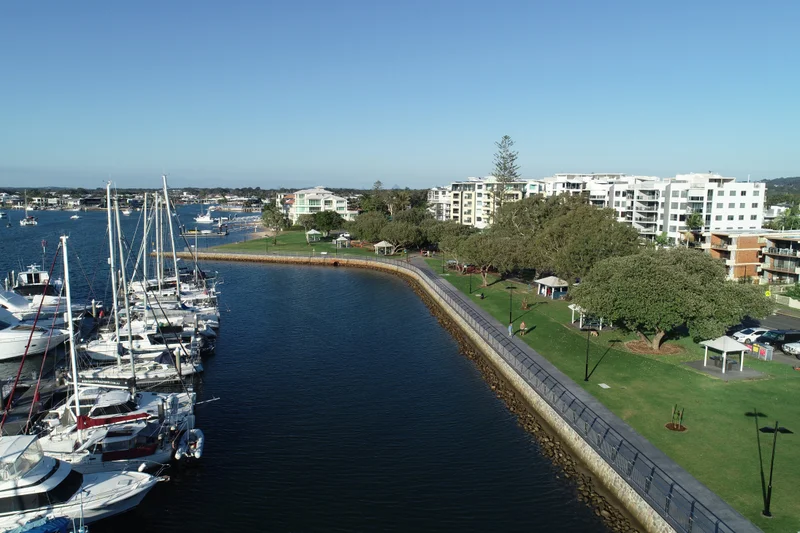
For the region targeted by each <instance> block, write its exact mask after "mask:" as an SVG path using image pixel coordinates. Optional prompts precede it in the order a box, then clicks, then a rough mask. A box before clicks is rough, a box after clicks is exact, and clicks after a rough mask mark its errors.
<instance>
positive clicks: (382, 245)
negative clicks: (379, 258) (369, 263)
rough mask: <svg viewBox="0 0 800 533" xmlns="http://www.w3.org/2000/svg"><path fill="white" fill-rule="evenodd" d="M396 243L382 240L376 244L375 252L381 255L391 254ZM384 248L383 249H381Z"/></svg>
mask: <svg viewBox="0 0 800 533" xmlns="http://www.w3.org/2000/svg"><path fill="white" fill-rule="evenodd" d="M393 249H394V245H393V244H392V243H390V242H386V241H381V242H379V243H378V244H376V245H375V253H376V254H381V255H391V251H392V250H393ZM381 250H383V251H381ZM387 250H388V251H387Z"/></svg>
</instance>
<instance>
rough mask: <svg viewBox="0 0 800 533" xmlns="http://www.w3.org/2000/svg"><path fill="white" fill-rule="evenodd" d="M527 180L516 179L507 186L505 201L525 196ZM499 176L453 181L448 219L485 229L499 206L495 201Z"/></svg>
mask: <svg viewBox="0 0 800 533" xmlns="http://www.w3.org/2000/svg"><path fill="white" fill-rule="evenodd" d="M525 186H526V182H525V181H515V182H512V183H510V184H508V185H507V186H506V190H505V191H504V193H503V196H504V199H503V201H504V202H515V201H517V200H520V199H522V198H523V197H524V196H525ZM496 187H497V178H495V177H494V176H486V177H484V178H467V181H457V182H454V183H451V184H450V186H449V187H446V189H449V191H450V216H449V218H447V219H446V220H455V221H456V222H458V223H460V224H464V225H466V226H474V227H476V228H478V229H483V228H485V227H487V226H489V225H490V224H491V222H492V217H493V216H494V210H495V209H496V208H497V205H496V202H495V201H494V195H495V188H496Z"/></svg>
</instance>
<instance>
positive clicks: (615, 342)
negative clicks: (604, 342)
mask: <svg viewBox="0 0 800 533" xmlns="http://www.w3.org/2000/svg"><path fill="white" fill-rule="evenodd" d="M620 342H622V341H621V340H620V339H611V340H609V341H608V344H609V345H610V346H609V347H608V348H606V351H605V352H603V355H601V356H600V359H598V360H597V362H596V363H595V364H594V366H593V367H592V371H591V372H589V376H588V377H592V374H594V371H595V370H597V367H598V366H600V363H601V362H602V361H603V359H604V358H605V356H606V355H607V354H608V352H610V351H611V348H613V347H614V345H615V344H617V343H620Z"/></svg>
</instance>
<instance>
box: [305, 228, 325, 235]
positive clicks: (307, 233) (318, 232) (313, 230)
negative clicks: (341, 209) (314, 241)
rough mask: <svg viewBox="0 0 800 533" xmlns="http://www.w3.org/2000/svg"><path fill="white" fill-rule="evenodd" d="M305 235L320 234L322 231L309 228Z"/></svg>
mask: <svg viewBox="0 0 800 533" xmlns="http://www.w3.org/2000/svg"><path fill="white" fill-rule="evenodd" d="M306 235H322V232H320V231H317V230H315V229H310V230H308V231H307V232H306Z"/></svg>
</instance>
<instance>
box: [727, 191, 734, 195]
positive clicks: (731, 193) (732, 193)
mask: <svg viewBox="0 0 800 533" xmlns="http://www.w3.org/2000/svg"><path fill="white" fill-rule="evenodd" d="M728 196H736V191H731V192H729V193H728Z"/></svg>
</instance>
